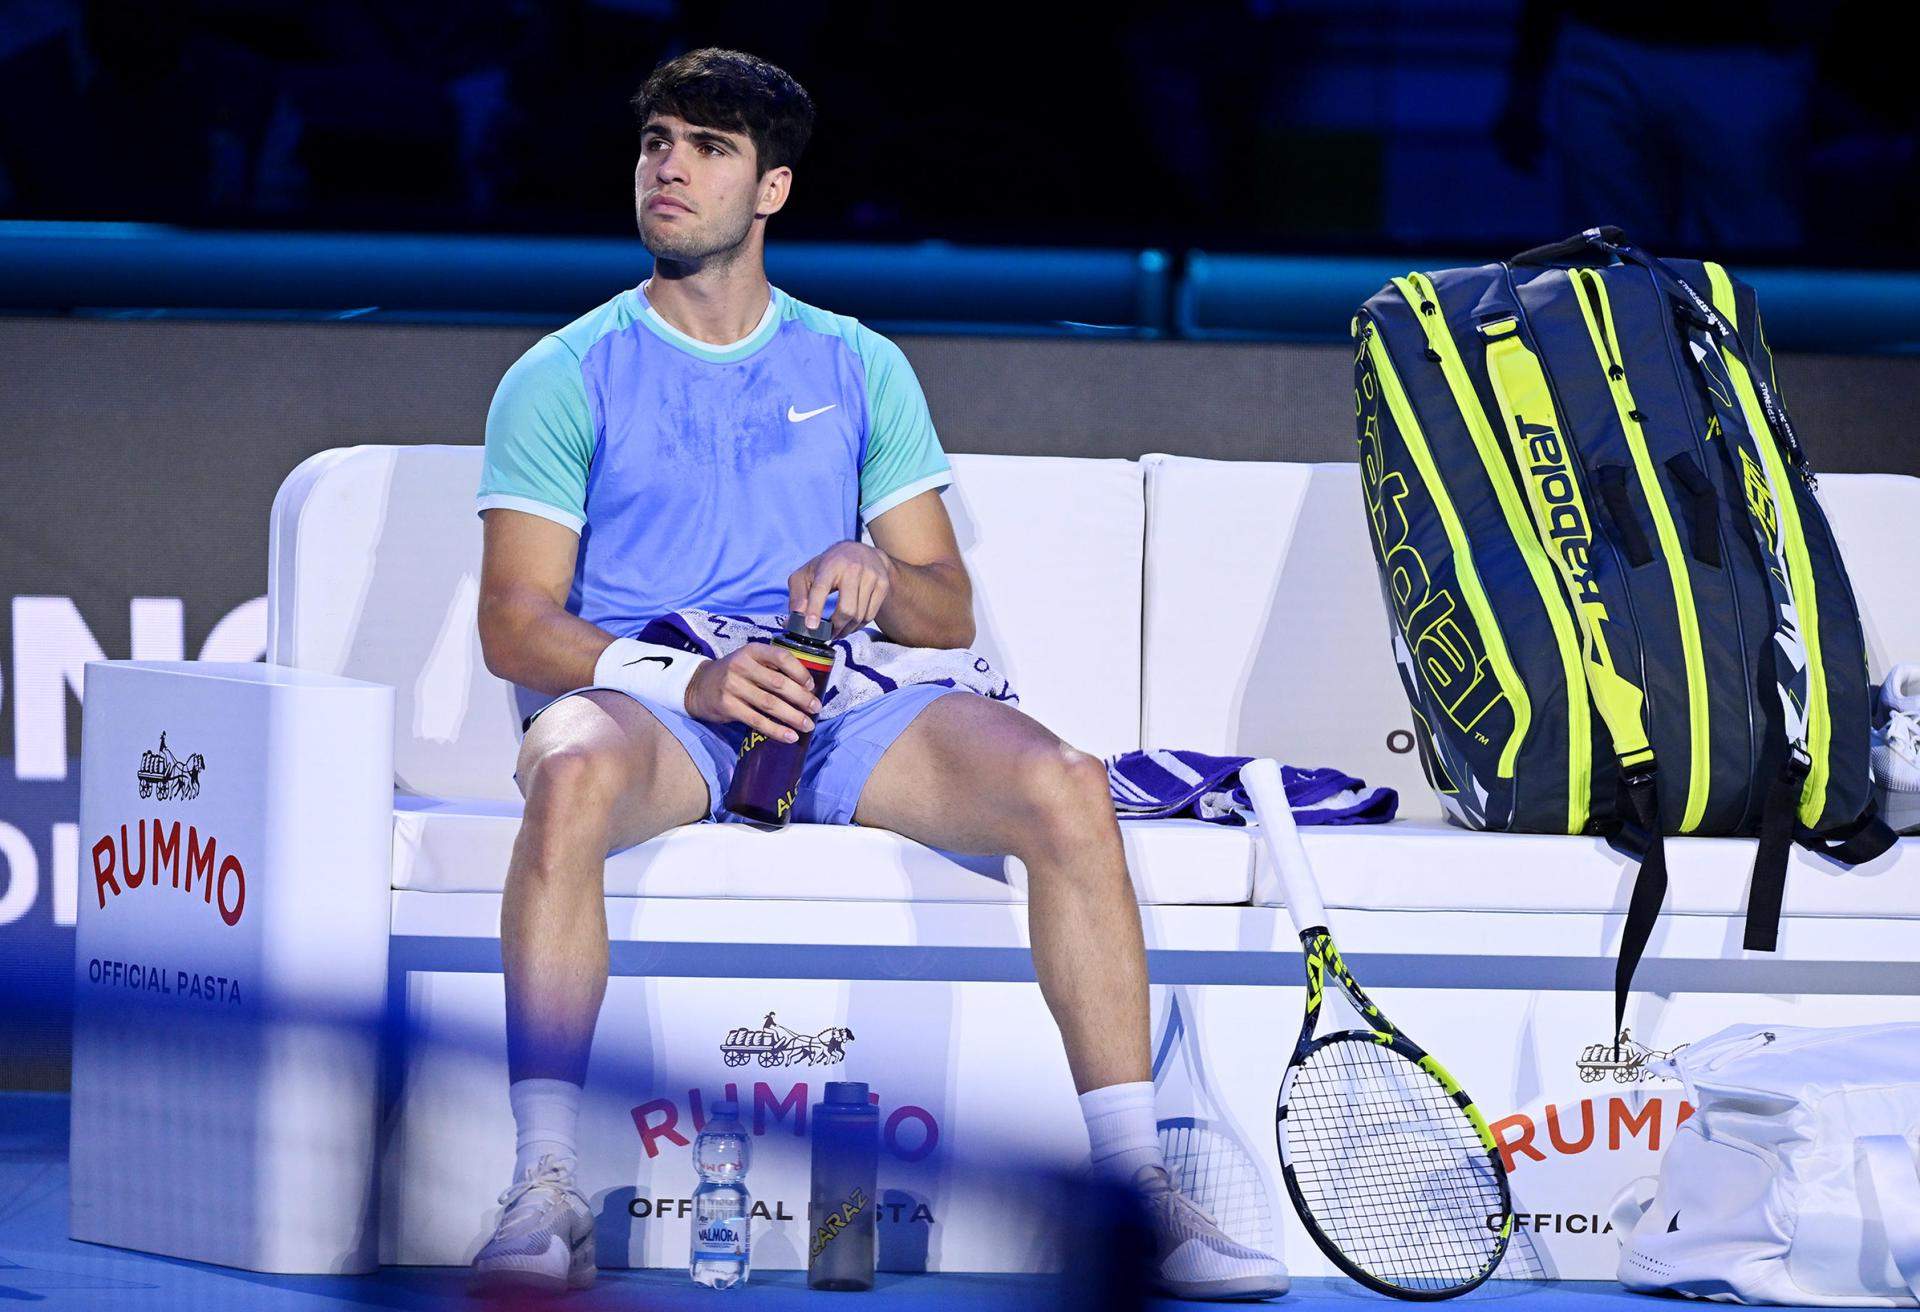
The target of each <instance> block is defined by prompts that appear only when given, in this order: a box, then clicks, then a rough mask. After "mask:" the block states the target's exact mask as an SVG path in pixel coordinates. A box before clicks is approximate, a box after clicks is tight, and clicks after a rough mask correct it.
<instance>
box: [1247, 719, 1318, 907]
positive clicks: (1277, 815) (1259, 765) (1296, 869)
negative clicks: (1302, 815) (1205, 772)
mask: <svg viewBox="0 0 1920 1312" xmlns="http://www.w3.org/2000/svg"><path fill="white" fill-rule="evenodd" d="M1240 782H1241V784H1242V785H1244V786H1245V787H1246V790H1247V797H1248V799H1249V800H1251V801H1252V802H1253V813H1254V814H1255V815H1256V816H1258V817H1259V818H1260V837H1261V841H1262V842H1264V843H1266V845H1267V855H1268V856H1269V857H1271V858H1272V859H1273V865H1274V869H1275V870H1277V871H1279V872H1280V886H1281V887H1282V888H1284V889H1285V890H1286V894H1287V912H1288V914H1290V915H1291V916H1292V917H1293V927H1294V928H1295V929H1297V930H1299V931H1300V932H1301V933H1303V934H1304V933H1306V932H1307V931H1308V930H1309V929H1324V928H1325V927H1326V924H1327V909H1326V907H1325V906H1324V905H1322V904H1321V901H1320V886H1319V884H1318V883H1317V882H1316V881H1315V880H1314V877H1313V867H1312V866H1311V865H1309V864H1308V863H1307V849H1306V848H1305V847H1304V846H1302V845H1301V842H1300V830H1299V829H1298V828H1297V827H1296V826H1295V825H1294V823H1293V808H1292V807H1291V806H1289V805H1288V804H1287V789H1286V785H1284V784H1283V783H1281V781H1280V766H1279V763H1278V762H1276V761H1274V760H1272V759H1270V758H1268V757H1264V756H1262V757H1258V758H1256V759H1254V760H1251V761H1248V762H1247V763H1246V765H1245V766H1243V767H1242V768H1241V770H1240Z"/></svg>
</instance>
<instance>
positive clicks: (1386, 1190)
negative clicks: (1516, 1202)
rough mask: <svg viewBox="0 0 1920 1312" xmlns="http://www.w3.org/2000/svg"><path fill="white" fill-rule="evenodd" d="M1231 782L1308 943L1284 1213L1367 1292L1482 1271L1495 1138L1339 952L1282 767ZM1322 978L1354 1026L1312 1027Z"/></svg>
mask: <svg viewBox="0 0 1920 1312" xmlns="http://www.w3.org/2000/svg"><path fill="white" fill-rule="evenodd" d="M1240 782H1241V783H1242V784H1243V785H1244V786H1245V787H1246V790H1247V796H1248V797H1249V798H1250V799H1251V800H1252V802H1253V809H1254V813H1255V815H1257V816H1258V817H1259V820H1260V830H1261V833H1262V835H1263V836H1264V838H1265V841H1266V844H1267V851H1268V853H1269V854H1270V855H1271V856H1272V857H1273V863H1274V866H1275V868H1276V869H1278V871H1279V873H1280V880H1281V884H1282V886H1283V887H1284V888H1285V889H1286V896H1287V911H1288V912H1289V913H1290V914H1291V915H1292V917H1293V924H1294V928H1295V929H1297V930H1299V931H1300V943H1301V946H1302V947H1303V948H1304V949H1305V951H1306V965H1307V1014H1306V1019H1305V1020H1303V1021H1302V1022H1301V1025H1300V1041H1299V1042H1298V1043H1297V1044H1296V1045H1295V1046H1294V1050H1293V1057H1292V1060H1290V1061H1289V1062H1288V1063H1287V1073H1286V1075H1285V1077H1284V1078H1283V1079H1282V1080H1281V1082H1280V1096H1279V1098H1278V1099H1277V1100H1276V1102H1275V1105H1274V1127H1275V1137H1276V1139H1277V1140H1278V1141H1279V1147H1280V1173H1281V1176H1282V1178H1283V1179H1284V1180H1285V1182H1286V1186H1287V1193H1288V1195H1289V1196H1291V1197H1292V1199H1293V1206H1294V1210H1295V1211H1297V1212H1298V1213H1299V1214H1300V1221H1301V1223H1302V1224H1303V1225H1305V1226H1306V1228H1307V1233H1308V1234H1309V1235H1311V1236H1312V1237H1313V1242H1314V1243H1316V1244H1318V1245H1319V1246H1320V1251H1321V1252H1323V1253H1325V1254H1326V1255H1327V1257H1328V1258H1329V1259H1330V1260H1331V1261H1332V1262H1333V1264H1334V1265H1335V1266H1337V1267H1339V1268H1340V1269H1341V1270H1342V1271H1344V1272H1346V1273H1347V1274H1348V1275H1350V1276H1352V1277H1353V1278H1354V1279H1355V1280H1357V1281H1359V1282H1360V1283H1361V1284H1363V1285H1365V1286H1366V1287H1367V1288H1369V1289H1374V1290H1378V1291H1379V1292H1380V1293H1383V1294H1391V1295H1392V1296H1394V1297H1395V1298H1410V1299H1440V1298H1452V1297H1454V1296H1455V1295H1457V1294H1464V1293H1466V1292H1467V1291H1468V1290H1469V1289H1472V1288H1474V1287H1475V1286H1477V1285H1479V1284H1480V1283H1481V1282H1482V1281H1484V1280H1485V1279H1486V1278H1487V1277H1488V1276H1490V1275H1492V1274H1493V1272H1494V1269H1495V1268H1496V1267H1498V1266H1499V1265H1500V1259H1501V1258H1502V1257H1504V1256H1505V1255H1506V1251H1507V1242H1508V1240H1510V1239H1511V1238H1512V1236H1513V1205H1512V1199H1511V1196H1510V1195H1509V1193H1508V1190H1507V1173H1506V1169H1505V1168H1504V1167H1503V1166H1502V1165H1501V1163H1500V1155H1499V1153H1498V1151H1497V1150H1496V1148H1495V1145H1494V1141H1493V1135H1492V1133H1491V1132H1490V1131H1489V1130H1488V1129H1487V1122H1486V1120H1485V1118H1484V1117H1482V1116H1481V1115H1480V1112H1479V1109H1478V1108H1476V1107H1475V1106H1474V1105H1473V1099H1471V1098H1469V1097H1468V1096H1467V1094H1466V1092H1465V1091H1464V1090H1462V1089H1461V1087H1460V1083H1459V1081H1457V1080H1455V1079H1454V1078H1453V1076H1451V1075H1449V1074H1448V1073H1447V1070H1446V1068H1445V1067H1444V1066H1442V1065H1441V1064H1440V1063H1439V1062H1437V1061H1435V1060H1434V1059H1433V1058H1432V1057H1431V1056H1429V1055H1428V1054H1427V1052H1426V1050H1425V1049H1424V1048H1422V1047H1420V1045H1419V1044H1417V1043H1415V1042H1413V1041H1412V1040H1411V1039H1409V1038H1408V1037H1407V1036H1406V1035H1404V1034H1402V1033H1401V1032H1400V1031H1399V1030H1398V1029H1396V1028H1395V1027H1394V1025H1393V1022H1392V1021H1390V1020H1388V1019H1387V1018H1386V1016H1385V1014H1384V1013H1382V1012H1381V1010H1380V1008H1378V1007H1376V1006H1375V1005H1374V1004H1373V1002H1372V1001H1371V1000H1370V999H1369V998H1368V997H1367V995H1366V994H1365V993H1363V992H1361V990H1360V986H1359V985H1358V984H1356V983H1355V982H1354V979H1353V976H1352V974H1351V973H1349V972H1348V970H1347V966H1346V963H1345V962H1343V961H1342V960H1341V959H1340V952H1339V949H1338V948H1336V947H1335V946H1334V943H1333V936H1332V935H1331V934H1330V933H1328V931H1327V911H1326V908H1325V907H1324V906H1323V905H1322V904H1321V901H1320V890H1319V887H1318V885H1317V884H1316V882H1315V880H1314V877H1313V869H1312V867H1311V866H1310V865H1308V863H1307V853H1306V849H1305V848H1304V847H1303V846H1301V843H1300V835H1299V831H1298V830H1296V829H1295V828H1294V823H1293V811H1292V809H1291V808H1290V807H1289V806H1288V805H1287V794H1286V789H1285V788H1284V787H1283V786H1282V785H1281V781H1280V767H1279V766H1278V765H1277V764H1275V763H1274V762H1273V761H1270V760H1264V759H1263V760H1255V761H1250V762H1248V764H1247V766H1246V767H1245V768H1244V769H1243V770H1241V771H1240ZM1328 979H1332V980H1334V981H1336V982H1338V984H1339V985H1340V991H1341V992H1342V993H1344V994H1345V995H1346V999H1347V1001H1348V1002H1349V1003H1350V1004H1352V1007H1353V1010H1354V1011H1355V1012H1356V1013H1357V1014H1358V1016H1359V1018H1360V1022H1361V1025H1362V1026H1363V1027H1364V1028H1360V1029H1351V1030H1342V1031H1340V1032H1339V1033H1336V1034H1325V1035H1322V1036H1321V1037H1319V1038H1315V1037H1314V1029H1315V1027H1316V1026H1317V1025H1318V1024H1319V1020H1320V1003H1321V999H1322V996H1323V985H1324V983H1325V982H1326V981H1327V980H1328Z"/></svg>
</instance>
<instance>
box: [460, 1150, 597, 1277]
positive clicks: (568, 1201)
mask: <svg viewBox="0 0 1920 1312" xmlns="http://www.w3.org/2000/svg"><path fill="white" fill-rule="evenodd" d="M500 1206H501V1209H502V1210H501V1212H500V1222H499V1224H498V1225H496V1226H495V1227H494V1230H493V1238H491V1239H489V1240H488V1241H487V1243H486V1246H485V1247H483V1248H482V1249H481V1250H480V1254H479V1256H477V1257H475V1258H474V1259H473V1276H472V1278H471V1279H470V1280H469V1281H468V1282H467V1291H468V1292H469V1293H471V1294H476V1295H478V1296H480V1297H482V1298H486V1297H493V1296H500V1295H510V1294H524V1293H540V1294H558V1293H561V1292H563V1291H565V1290H568V1289H585V1288H586V1287H587V1286H588V1285H591V1284H592V1283H593V1277H594V1274H595V1267H594V1253H593V1211H592V1209H591V1208H590V1207H588V1206H587V1200H586V1196H585V1195H583V1194H582V1193H581V1192H580V1190H579V1187H578V1186H576V1185H575V1184H574V1182H573V1172H572V1171H571V1170H568V1169H567V1168H566V1167H565V1166H563V1165H561V1164H560V1163H558V1162H556V1161H554V1159H553V1158H551V1157H542V1158H541V1159H540V1161H539V1163H538V1164H537V1165H535V1166H533V1167H532V1168H531V1169H529V1170H528V1171H527V1173H526V1174H525V1175H523V1176H521V1177H520V1179H518V1180H516V1181H515V1182H514V1183H513V1185H512V1186H511V1187H510V1188H509V1189H508V1190H507V1191H506V1192H505V1193H503V1194H501V1195H500Z"/></svg>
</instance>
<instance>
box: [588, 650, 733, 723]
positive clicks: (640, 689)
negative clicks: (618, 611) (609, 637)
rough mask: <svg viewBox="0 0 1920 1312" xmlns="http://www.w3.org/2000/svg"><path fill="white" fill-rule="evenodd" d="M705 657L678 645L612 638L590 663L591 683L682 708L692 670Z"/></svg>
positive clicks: (676, 708)
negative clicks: (681, 648) (591, 668)
mask: <svg viewBox="0 0 1920 1312" xmlns="http://www.w3.org/2000/svg"><path fill="white" fill-rule="evenodd" d="M707 660H708V657H705V656H698V655H695V654H694V653H693V652H690V651H682V650H680V648H678V647H662V646H660V645H659V644H658V643H652V642H638V641H636V640H635V639H633V638H615V639H614V640H613V642H612V644H611V645H609V646H608V648H607V649H606V650H605V651H603V652H601V653H600V659H599V660H597V661H595V662H594V664H593V683H594V686H595V687H596V688H618V689H619V690H620V691H621V692H624V693H631V694H632V695H634V696H635V697H643V698H645V699H646V700H648V701H651V702H660V703H661V704H663V705H665V706H670V707H672V708H673V709H674V710H676V711H684V710H686V709H687V685H688V684H690V683H692V682H693V672H694V671H695V670H697V669H699V668H700V666H701V665H703V664H705V663H706V661H707Z"/></svg>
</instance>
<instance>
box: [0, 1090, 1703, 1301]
mask: <svg viewBox="0 0 1920 1312" xmlns="http://www.w3.org/2000/svg"><path fill="white" fill-rule="evenodd" d="M194 1190H195V1183H194V1181H192V1180H190V1179H186V1180H182V1181H181V1182H180V1205H181V1206H182V1207H183V1208H190V1207H192V1206H193V1196H194ZM464 1276H465V1272H464V1271H461V1270H454V1269H449V1268H444V1267H388V1268H386V1269H384V1270H382V1271H380V1272H378V1273H376V1274H373V1275H367V1276H264V1275H257V1274H254V1273H252V1272H248V1271H232V1270H228V1269H227V1268H225V1267H216V1266H205V1265H202V1264H200V1263H198V1262H184V1261H180V1260H177V1259H174V1258H164V1257H150V1256H147V1255H145V1254H142V1253H132V1252H127V1251H125V1250H123V1249H117V1248H103V1247H100V1246H99V1245H96V1244H82V1243H75V1242H74V1241H73V1240H71V1239H68V1238H67V1099H66V1096H65V1095H63V1094H33V1093H0V1310H4V1309H7V1308H13V1307H19V1308H22V1309H23V1310H24V1309H26V1308H29V1307H39V1308H47V1309H49V1310H51V1309H67V1308H73V1309H96V1308H97V1309H101V1310H102V1312H106V1310H107V1309H112V1310H113V1312H123V1310H124V1312H147V1310H148V1309H156V1310H157V1309H169V1310H171V1309H179V1310H180V1312H202V1310H203V1309H204V1310H206V1312H227V1310H228V1309H231V1310H232V1312H254V1310H255V1309H259V1310H260V1312H321V1310H322V1309H334V1308H394V1309H462V1312H487V1310H488V1309H494V1308H503V1307H506V1306H508V1305H505V1304H485V1303H476V1302H474V1301H472V1300H470V1299H468V1298H467V1297H466V1295H465V1293H464V1290H463V1284H464ZM1461 1301H1462V1302H1463V1303H1475V1304H1491V1303H1498V1304H1501V1305H1503V1306H1507V1307H1514V1308H1522V1307H1524V1308H1527V1309H1529V1310H1530V1312H1531V1310H1532V1309H1541V1310H1542V1312H1662V1309H1665V1308H1671V1307H1673V1306H1674V1305H1673V1304H1670V1303H1660V1302H1653V1301H1650V1300H1648V1299H1645V1298H1639V1297H1636V1296H1634V1295H1632V1294H1628V1293H1626V1292H1625V1291H1623V1290H1621V1289H1620V1288H1619V1287H1618V1286H1617V1285H1611V1284H1605V1283H1599V1282H1562V1283H1557V1284H1544V1283H1533V1282H1521V1281H1494V1282H1492V1283H1490V1284H1488V1285H1486V1286H1483V1287H1482V1288H1481V1289H1479V1290H1477V1291H1475V1292H1474V1293H1473V1294H1471V1295H1469V1296H1468V1297H1467V1298H1466V1299H1464V1300H1461ZM1087 1303H1088V1300H1086V1299H1084V1298H1075V1297H1074V1292H1073V1291H1072V1290H1071V1289H1069V1288H1065V1287H1063V1286H1062V1284H1061V1283H1060V1282H1059V1281H1056V1280H1054V1279H1051V1278H1047V1277H1040V1276H989V1275H888V1274H882V1275H881V1277H880V1280H879V1283H878V1284H877V1285H876V1286H875V1288H874V1290H873V1291H872V1292H871V1293H870V1294H865V1295H857V1294H829V1293H814V1292H812V1291H810V1290H808V1289H807V1288H806V1283H805V1273H804V1272H799V1271H770V1272H760V1273H757V1274H755V1275H754V1276H753V1278H752V1280H751V1281H750V1282H749V1283H748V1285H747V1286H746V1287H744V1288H742V1289H736V1290H730V1291H727V1292H725V1293H718V1292H715V1291H713V1290H707V1289H701V1288H698V1287H696V1286H694V1285H693V1284H692V1283H691V1282H689V1281H688V1279H687V1278H686V1276H685V1274H684V1273H682V1272H677V1271H606V1272H602V1273H601V1276H600V1280H599V1282H598V1283H597V1284H596V1285H595V1286H594V1287H593V1288H592V1289H590V1290H585V1291H581V1292H579V1293H574V1294H568V1295H565V1296H564V1297H561V1298H557V1299H553V1300H550V1301H548V1302H545V1303H543V1304H541V1306H543V1307H549V1308H554V1309H557V1310H559V1312H602V1310H603V1309H605V1310H608V1312H611V1310H612V1309H620V1310H621V1312H638V1310H641V1309H644V1310H645V1312H681V1310H682V1309H696V1308H697V1309H701V1310H702V1312H787V1310H788V1309H796V1308H801V1307H805V1308H809V1309H829V1308H835V1307H839V1308H843V1309H845V1308H849V1307H851V1308H859V1307H872V1308H896V1307H898V1308H906V1309H911V1310H912V1312H934V1310H935V1309H940V1310H941V1312H961V1310H963V1309H964V1310H968V1312H971V1310H973V1309H978V1310H979V1312H987V1310H988V1309H993V1312H1001V1310H1002V1309H1006V1310H1009V1312H1023V1310H1026V1309H1031V1310H1032V1312H1073V1310H1074V1309H1075V1308H1082V1307H1087ZM1368 1305H1371V1306H1373V1307H1376V1308H1386V1307H1390V1306H1393V1303H1392V1300H1390V1299H1385V1298H1381V1297H1379V1296H1377V1295H1374V1294H1370V1293H1367V1292H1366V1291H1364V1290H1362V1289H1360V1288H1359V1287H1358V1286H1356V1285H1354V1284H1352V1283H1351V1282H1349V1281H1346V1280H1301V1281H1297V1282H1296V1283H1295V1285H1294V1288H1293V1293H1292V1294H1290V1295H1289V1296H1288V1297H1286V1298H1285V1299H1281V1300H1278V1301H1277V1302H1275V1303H1274V1304H1272V1306H1275V1307H1294V1308H1336V1307H1337V1308H1341V1309H1354V1310H1357V1309H1360V1308H1363V1307H1365V1306H1368ZM1155 1306H1156V1307H1165V1308H1174V1307H1189V1308H1203V1307H1209V1306H1218V1305H1215V1304H1204V1303H1174V1302H1162V1303H1157V1304H1156V1305H1155ZM1087 1312H1094V1310H1093V1309H1091V1308H1088V1309H1087ZM1103 1312H1104V1310H1103Z"/></svg>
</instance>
